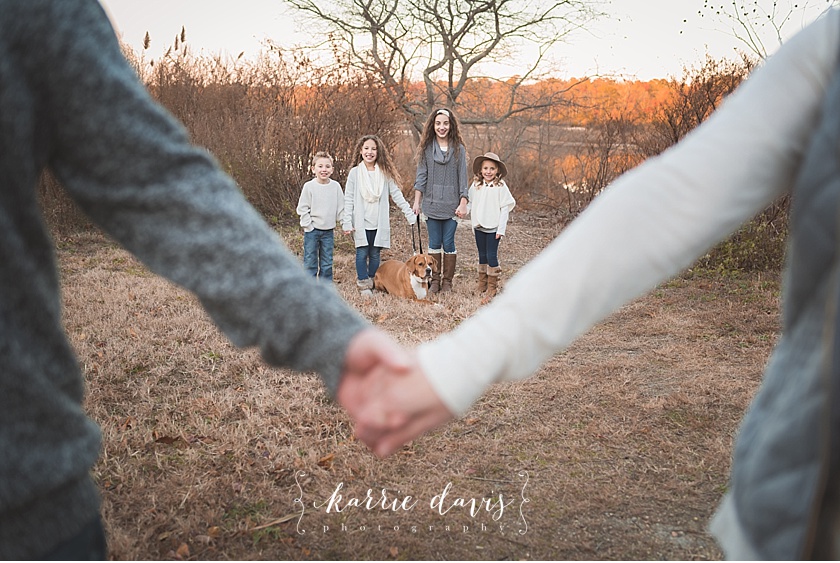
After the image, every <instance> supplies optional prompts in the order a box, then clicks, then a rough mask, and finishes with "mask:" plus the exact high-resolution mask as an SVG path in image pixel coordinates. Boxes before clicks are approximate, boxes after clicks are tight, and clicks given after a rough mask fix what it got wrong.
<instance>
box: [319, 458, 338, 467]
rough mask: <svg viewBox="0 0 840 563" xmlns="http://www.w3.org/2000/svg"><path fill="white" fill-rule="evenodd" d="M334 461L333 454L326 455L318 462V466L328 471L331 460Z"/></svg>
mask: <svg viewBox="0 0 840 563" xmlns="http://www.w3.org/2000/svg"><path fill="white" fill-rule="evenodd" d="M334 459H335V454H327V455H325V456H324V457H322V458H321V459H319V460H318V465H320V466H321V467H323V468H324V469H329V468H330V467H332V464H333V460H334Z"/></svg>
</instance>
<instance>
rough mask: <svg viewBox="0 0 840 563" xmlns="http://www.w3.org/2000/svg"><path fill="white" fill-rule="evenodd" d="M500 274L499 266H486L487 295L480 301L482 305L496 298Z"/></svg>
mask: <svg viewBox="0 0 840 563" xmlns="http://www.w3.org/2000/svg"><path fill="white" fill-rule="evenodd" d="M501 273H502V269H501V268H500V267H499V266H487V293H486V294H485V297H484V299H482V300H481V302H482V303H489V302H490V300H491V299H493V298H494V297H495V296H496V291H498V288H499V276H500V275H501Z"/></svg>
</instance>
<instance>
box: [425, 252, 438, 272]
mask: <svg viewBox="0 0 840 563" xmlns="http://www.w3.org/2000/svg"><path fill="white" fill-rule="evenodd" d="M426 261H427V262H426V263H427V264H428V265H429V266H430V267H431V268H432V271H433V272H437V271H438V266H437V262H435V259H434V258H432V257H431V256H430V255H426Z"/></svg>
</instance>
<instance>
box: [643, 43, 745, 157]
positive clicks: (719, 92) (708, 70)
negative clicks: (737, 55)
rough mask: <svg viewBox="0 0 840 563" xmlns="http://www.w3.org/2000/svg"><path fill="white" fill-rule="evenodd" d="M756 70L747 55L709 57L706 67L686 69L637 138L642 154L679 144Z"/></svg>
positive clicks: (654, 152)
mask: <svg viewBox="0 0 840 563" xmlns="http://www.w3.org/2000/svg"><path fill="white" fill-rule="evenodd" d="M753 67H755V61H754V60H753V59H751V58H749V57H748V56H746V55H742V58H741V61H730V60H727V59H721V60H717V59H714V58H712V57H711V56H710V55H708V54H707V55H706V60H705V62H704V63H703V65H702V66H700V67H690V68H684V69H683V76H682V79H681V80H672V81H671V82H670V83H669V88H670V90H671V97H670V100H669V101H668V102H666V103H664V104H662V106H660V108H659V109H658V110H657V111H656V113H655V114H654V115H653V116H652V117H651V124H650V126H649V127H647V128H645V130H644V131H642V132H640V134H639V135H638V136H637V139H636V145H637V146H638V147H639V149H640V151H641V152H642V154H643V155H644V156H645V157H649V156H654V155H656V154H659V153H660V152H662V151H664V150H665V149H667V148H668V147H670V146H671V145H675V144H676V143H677V142H679V141H680V139H682V138H683V137H685V136H686V135H687V134H688V133H689V132H690V131H691V130H692V129H694V128H695V127H697V126H698V125H700V124H701V123H702V122H703V121H705V120H706V118H708V117H709V116H710V115H711V114H712V113H713V112H714V111H715V110H716V109H717V108H718V106H719V105H720V104H721V103H722V102H723V100H724V98H726V96H728V95H729V94H731V93H732V92H734V91H735V89H736V88H737V87H738V86H739V85H740V84H741V82H743V81H744V79H746V78H747V76H749V74H750V72H751V71H752V69H753Z"/></svg>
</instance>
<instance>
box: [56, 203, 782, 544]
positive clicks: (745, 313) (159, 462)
mask: <svg viewBox="0 0 840 563" xmlns="http://www.w3.org/2000/svg"><path fill="white" fill-rule="evenodd" d="M392 221H393V222H392V225H393V231H394V232H393V238H394V248H393V249H392V251H391V252H389V255H390V256H393V257H398V258H404V257H405V256H407V255H409V254H410V252H411V243H410V238H409V231H408V229H407V227H404V226H403V223H402V219H401V218H400V217H397V216H395V217H394V218H393V219H392ZM558 228H559V227H558V226H557V225H554V224H552V223H551V222H545V223H541V222H540V221H539V220H537V219H535V218H522V217H519V216H515V217H514V218H513V222H512V226H511V229H510V236H509V237H508V238H506V239H505V241H504V242H503V244H502V247H501V254H502V266H503V268H504V271H505V273H504V274H503V276H505V277H509V275H510V274H511V273H512V272H513V271H515V270H516V269H518V268H519V267H520V266H521V265H522V264H524V263H525V262H526V261H527V260H529V259H530V258H531V257H533V255H534V254H535V253H536V252H538V251H539V250H540V249H541V248H542V247H543V246H544V245H545V243H546V242H548V241H549V240H551V238H552V237H553V236H554V235H555V233H556V232H557V230H558ZM284 234H285V236H286V240H287V241H288V242H289V244H290V246H291V247H292V248H293V249H296V250H298V251H299V249H300V247H301V238H300V235H299V234H297V233H296V232H288V233H284ZM458 236H459V243H458V244H459V255H460V261H459V264H458V270H459V272H458V274H459V275H458V276H457V277H456V284H455V290H454V292H453V293H452V294H450V295H445V296H443V297H441V298H440V300H439V301H440V304H441V305H442V307H441V308H437V307H435V308H432V307H420V306H417V305H416V304H414V303H411V302H409V301H403V300H399V299H396V298H392V297H391V296H388V295H384V294H377V296H376V297H375V298H374V299H372V300H369V301H364V300H362V299H361V298H360V297H359V296H358V295H357V293H356V289H355V284H354V282H353V280H354V274H353V260H352V256H353V255H352V247H351V244H350V243H349V242H348V241H347V240H346V239H343V240H342V242H341V243H340V244H338V247H337V252H336V272H337V277H338V282H339V283H338V285H337V287H338V289H339V291H340V292H341V293H342V294H343V295H344V297H345V298H346V299H347V301H348V302H349V303H350V304H351V305H352V306H354V307H356V308H357V309H358V310H359V311H360V312H361V313H362V314H363V315H365V316H366V317H367V318H368V319H370V320H371V321H373V322H375V323H377V324H378V325H379V326H381V327H383V328H384V329H385V330H387V331H388V332H389V333H391V334H392V335H394V336H395V337H396V338H397V339H398V340H400V341H401V342H403V343H405V344H407V345H414V344H416V343H418V342H420V341H423V340H426V339H430V338H433V337H434V336H435V335H437V334H439V333H441V332H442V331H445V330H449V329H451V328H453V327H454V326H456V325H457V324H458V323H459V322H460V321H461V320H463V319H465V318H467V317H468V316H469V315H471V314H472V313H473V312H474V311H475V310H476V308H477V306H478V300H477V298H476V297H475V296H473V295H472V294H471V292H470V290H471V288H472V285H473V282H474V280H473V277H474V275H475V263H476V260H475V248H474V243H473V242H472V241H471V238H470V237H471V233H470V231H469V229H468V228H465V227H461V228H459V229H458ZM58 253H59V259H60V265H61V273H62V278H63V287H64V299H65V303H66V327H67V331H68V333H69V335H70V338H71V340H72V342H73V344H74V345H75V347H76V349H77V351H78V355H79V359H80V362H81V364H82V366H83V368H84V373H85V377H86V379H87V385H88V398H87V404H86V407H87V409H88V412H89V413H90V415H91V416H92V417H93V418H94V419H95V420H96V421H97V422H99V424H101V426H102V430H103V438H104V442H103V451H102V457H101V459H100V462H99V463H98V464H97V465H96V467H95V468H94V474H95V477H96V480H97V481H98V482H99V484H100V486H101V490H102V495H103V513H104V518H105V522H106V526H107V531H108V535H109V541H110V555H111V557H112V558H115V559H171V558H176V559H252V560H253V559H663V558H664V559H716V558H720V557H721V553H720V551H719V550H718V548H717V547H716V546H715V544H714V542H713V540H712V539H711V538H710V536H709V535H708V534H707V533H706V532H705V526H706V523H707V521H708V519H709V517H710V515H711V514H712V512H713V510H714V508H715V506H716V504H717V502H718V501H719V499H720V497H721V494H722V493H723V492H724V490H725V488H726V482H727V473H728V467H729V455H730V450H731V446H732V436H733V433H734V431H735V429H736V427H737V423H738V421H739V419H740V417H741V415H742V413H743V411H744V409H745V407H746V406H747V404H748V401H749V400H750V397H751V396H752V394H753V392H754V391H755V389H756V387H757V385H758V382H759V378H760V373H761V371H762V368H763V366H764V364H765V361H766V358H767V355H768V353H769V351H770V348H771V346H772V345H773V343H774V341H775V339H776V337H777V331H778V293H779V284H778V280H777V279H776V277H775V276H771V277H769V278H768V277H766V276H751V277H740V278H729V279H716V278H712V277H710V276H702V275H695V276H683V277H680V278H677V279H675V280H672V281H670V282H668V283H666V284H663V285H662V286H661V287H659V288H657V289H656V290H655V291H653V292H652V293H651V294H650V295H648V296H647V297H645V298H643V299H640V300H638V301H636V302H634V303H631V304H629V305H627V306H625V307H624V308H622V309H621V310H620V311H618V312H617V313H615V314H614V315H612V316H611V317H610V318H608V319H607V320H606V321H605V322H603V323H601V324H599V325H598V326H597V327H595V328H594V329H593V330H591V331H590V332H589V333H587V334H586V335H585V336H584V337H582V338H581V339H580V340H579V341H578V342H576V343H575V344H574V345H573V346H572V347H571V348H569V349H568V350H567V351H565V352H563V353H561V354H558V355H557V356H555V357H554V358H553V359H552V360H551V361H550V362H548V364H546V365H545V366H544V367H543V368H542V369H541V370H540V371H539V372H538V373H537V374H536V376H535V377H533V378H531V379H530V380H527V381H525V382H523V383H520V384H504V385H497V386H495V387H493V388H492V390H491V391H490V392H489V393H488V394H486V395H485V396H484V398H482V399H481V400H480V401H479V402H478V403H477V404H476V405H475V406H474V408H473V409H472V410H471V411H470V412H469V413H468V415H467V416H465V417H464V418H463V419H460V420H458V421H455V422H452V423H451V424H449V425H447V426H445V427H444V428H441V429H439V430H437V431H434V432H432V433H430V434H429V435H427V436H424V437H422V438H420V439H418V440H416V441H415V442H414V443H412V444H411V445H410V446H408V447H406V448H404V449H403V450H402V451H401V452H399V453H397V454H396V455H394V456H392V457H391V458H389V459H386V460H379V459H377V458H375V457H374V456H373V455H371V454H370V453H369V452H368V451H367V450H366V449H365V447H364V446H363V445H362V444H360V443H359V442H357V441H355V440H354V438H353V430H352V424H351V422H350V420H349V419H348V417H347V416H346V415H345V414H344V412H343V411H342V410H341V409H340V408H339V407H337V406H336V405H334V404H333V403H331V402H330V401H329V400H328V399H327V398H326V396H325V394H324V392H323V390H322V388H321V386H320V383H319V382H318V380H317V378H315V377H314V376H312V375H300V374H296V373H293V372H290V371H287V370H277V369H271V368H268V367H266V366H265V365H264V364H262V363H261V361H260V359H259V357H258V356H257V354H256V353H254V352H253V351H241V350H237V349H235V348H233V347H232V346H231V345H230V344H229V343H228V342H227V341H226V340H225V338H224V337H223V336H221V335H220V333H219V332H218V331H217V330H216V329H215V328H214V326H213V325H212V323H211V322H210V321H209V319H208V317H207V316H206V315H205V314H204V313H203V311H202V310H201V309H200V308H199V307H198V306H197V302H196V300H195V299H194V298H193V297H192V296H191V295H189V294H187V293H185V292H184V291H182V290H180V289H178V288H175V287H173V286H172V285H170V284H168V283H167V282H165V281H163V280H161V279H160V278H158V277H155V276H152V275H150V274H149V273H148V272H147V270H145V268H144V267H143V266H142V265H141V264H139V263H138V262H137V261H135V260H134V259H133V258H132V257H131V256H130V255H128V254H127V253H126V252H124V251H123V250H121V249H119V248H118V247H116V246H115V245H113V244H111V243H110V242H108V241H106V240H105V239H104V238H102V237H101V236H99V235H97V234H82V235H74V236H73V237H71V238H65V239H62V240H60V241H59V243H58ZM441 361H445V359H442V360H441ZM524 472H527V484H526V477H525V476H524V475H525V473H524ZM339 483H343V489H342V491H341V492H342V494H343V495H344V502H346V501H347V499H348V498H349V497H351V496H353V497H358V498H362V499H363V498H364V497H365V494H366V492H367V491H368V489H371V491H372V492H371V494H372V496H373V497H374V500H379V499H380V496H381V494H382V493H381V491H382V490H383V489H385V490H386V495H387V497H388V499H389V500H393V499H397V500H398V502H399V501H401V500H402V499H403V498H404V497H405V496H406V495H410V496H412V497H413V499H415V500H418V504H417V505H416V506H414V508H413V509H411V510H396V511H394V510H377V509H373V510H367V509H365V508H354V507H347V508H346V509H345V510H344V511H343V512H341V513H335V512H331V513H329V514H328V513H326V506H321V507H320V508H318V507H314V506H313V503H319V504H320V503H324V502H325V501H326V500H327V499H328V498H329V497H330V495H331V494H332V493H333V491H334V490H335V489H336V487H337V486H338V485H339ZM448 483H451V489H450V492H449V496H448V497H447V500H446V504H447V506H449V505H451V504H452V502H453V500H454V499H455V498H456V497H460V498H463V499H473V498H474V499H478V500H480V499H482V498H488V499H495V500H496V501H498V499H499V495H501V497H502V499H503V501H504V502H505V503H510V504H509V505H508V506H507V507H506V508H505V510H504V511H503V513H502V514H499V513H498V512H496V513H495V514H494V512H493V511H487V510H481V511H479V512H478V513H477V514H476V515H475V516H474V517H473V516H472V515H471V514H470V513H469V510H468V509H467V508H464V507H460V506H455V507H453V508H451V510H450V511H449V512H447V513H446V514H445V515H441V514H439V513H438V512H436V511H434V510H432V508H430V506H429V503H430V501H431V500H432V499H433V497H434V496H435V495H438V494H440V493H441V492H442V491H443V490H444V488H445V487H446V485H447V484H448ZM296 499H300V501H302V502H303V503H304V504H305V505H306V512H305V513H304V514H303V515H302V516H301V508H300V502H296ZM524 499H528V501H529V502H523V500H524ZM520 510H521V515H520ZM494 516H495V517H496V519H494ZM523 517H524V519H523ZM482 525H484V529H483V528H482ZM499 525H501V526H503V528H502V530H499ZM526 525H527V529H526ZM342 526H344V529H343V528H342ZM362 526H365V529H364V530H361V529H360V528H361V527H362ZM397 526H398V527H399V529H395V528H396V527H397ZM465 526H466V527H467V529H466V530H465V529H464V527H465ZM325 527H328V528H329V529H328V530H326V531H325ZM300 532H303V533H300ZM520 532H524V533H520Z"/></svg>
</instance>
